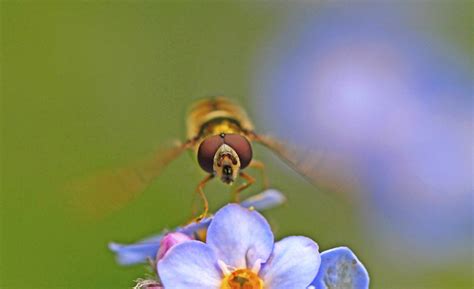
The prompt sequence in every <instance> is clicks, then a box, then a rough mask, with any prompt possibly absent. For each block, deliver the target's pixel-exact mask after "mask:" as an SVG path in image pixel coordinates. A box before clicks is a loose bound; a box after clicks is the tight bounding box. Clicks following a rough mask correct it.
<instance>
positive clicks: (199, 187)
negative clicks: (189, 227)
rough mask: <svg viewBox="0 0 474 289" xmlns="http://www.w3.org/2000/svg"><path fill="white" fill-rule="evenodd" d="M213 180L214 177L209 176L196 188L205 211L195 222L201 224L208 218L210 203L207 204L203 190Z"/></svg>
mask: <svg viewBox="0 0 474 289" xmlns="http://www.w3.org/2000/svg"><path fill="white" fill-rule="evenodd" d="M213 178H214V175H208V176H207V177H205V178H204V179H203V180H202V181H200V182H199V185H198V186H197V187H196V192H197V193H198V194H199V197H201V199H202V201H203V204H204V211H203V212H202V214H201V215H199V216H198V217H197V218H195V219H194V221H195V222H199V221H201V220H202V219H204V218H205V217H206V216H207V212H208V211H209V203H208V202H207V198H206V194H205V193H204V190H203V189H204V187H205V186H206V183H207V182H209V181H210V180H212V179H213Z"/></svg>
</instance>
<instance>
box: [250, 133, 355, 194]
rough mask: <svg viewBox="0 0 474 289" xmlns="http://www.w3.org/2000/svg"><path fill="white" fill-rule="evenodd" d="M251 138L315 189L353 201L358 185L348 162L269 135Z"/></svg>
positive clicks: (330, 153) (334, 155) (335, 155)
mask: <svg viewBox="0 0 474 289" xmlns="http://www.w3.org/2000/svg"><path fill="white" fill-rule="evenodd" d="M251 139H252V140H253V141H255V142H257V143H260V144H262V145H264V146H265V147H267V148H269V149H270V150H272V151H273V152H274V153H275V154H276V155H277V156H278V157H279V158H280V159H282V160H283V161H284V162H286V163H287V164H288V165H289V166H290V167H292V168H293V169H294V170H295V171H296V172H298V173H299V174H300V175H302V176H303V177H304V178H306V179H307V180H308V181H309V182H310V183H311V184H313V185H314V186H315V187H316V188H319V189H321V190H323V191H331V192H336V193H337V194H338V195H339V196H340V197H342V198H344V199H345V200H348V201H354V200H355V198H356V194H354V193H355V192H356V191H358V190H359V184H358V181H357V178H356V176H355V174H354V173H353V172H352V173H351V172H349V170H348V168H350V167H351V166H349V165H348V163H347V161H346V160H344V158H343V157H342V156H340V155H337V154H335V153H333V152H330V151H316V150H312V149H306V148H301V147H298V146H296V145H290V144H288V143H285V142H284V141H281V140H278V139H276V138H274V137H271V136H268V135H258V134H253V135H252V136H251Z"/></svg>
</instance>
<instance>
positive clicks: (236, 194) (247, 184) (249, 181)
mask: <svg viewBox="0 0 474 289" xmlns="http://www.w3.org/2000/svg"><path fill="white" fill-rule="evenodd" d="M239 175H240V176H241V177H242V178H244V179H245V180H246V182H245V183H243V184H242V185H241V186H240V187H238V188H237V189H236V190H235V191H234V192H232V198H233V200H234V202H236V203H238V202H239V199H240V192H242V191H243V190H245V189H246V188H248V187H250V186H251V185H252V184H253V183H255V179H254V178H253V177H252V176H250V175H247V174H246V173H244V172H240V174H239Z"/></svg>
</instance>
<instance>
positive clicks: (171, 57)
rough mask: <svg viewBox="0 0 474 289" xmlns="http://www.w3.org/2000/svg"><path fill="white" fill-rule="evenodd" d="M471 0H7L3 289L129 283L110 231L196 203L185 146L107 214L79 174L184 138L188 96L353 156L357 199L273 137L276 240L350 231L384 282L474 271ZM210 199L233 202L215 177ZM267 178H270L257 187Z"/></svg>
mask: <svg viewBox="0 0 474 289" xmlns="http://www.w3.org/2000/svg"><path fill="white" fill-rule="evenodd" d="M472 11H474V7H473V4H472V1H466V2H462V1H399V2H395V1H389V2H387V3H384V4H380V3H378V1H359V2H357V3H356V4H355V3H353V4H350V3H349V2H344V1H334V2H329V3H320V2H319V1H315V2H314V3H311V2H309V1H305V2H303V1H301V2H297V1H293V2H291V3H283V2H263V1H262V2H258V1H255V2H251V1H242V2H241V1H225V2H224V1H212V2H211V1H208V2H206V1H204V2H199V3H197V2H191V1H189V2H188V1H176V2H162V1H133V2H132V1H123V2H114V1H84V2H82V1H81V2H79V1H37V2H34V1H5V0H4V1H2V2H1V10H0V13H1V97H2V102H1V104H2V106H1V107H2V111H1V117H2V122H1V127H2V137H1V195H0V197H1V198H0V222H1V223H0V225H1V226H0V288H128V287H130V286H132V284H133V282H132V281H133V280H134V279H136V278H138V277H143V274H144V267H143V266H135V267H125V268H124V267H119V266H118V265H116V264H115V261H114V258H113V255H112V254H111V253H110V252H109V251H108V250H107V243H108V242H109V241H112V240H113V241H118V242H123V243H127V242H133V241H135V240H138V239H140V238H143V237H146V236H148V235H150V234H153V233H156V232H159V231H160V230H161V229H162V228H165V227H173V226H175V225H178V224H181V223H183V222H184V221H186V220H187V218H188V216H189V214H190V206H191V199H192V198H191V196H192V193H193V190H194V187H195V185H196V183H197V182H198V181H199V179H200V178H201V177H202V173H201V172H200V170H199V168H198V167H197V166H196V164H195V163H193V159H192V157H191V156H190V155H183V156H181V157H180V158H179V159H177V160H176V161H175V162H173V163H172V164H171V165H170V166H169V167H168V168H167V169H166V171H165V172H164V173H163V176H162V177H160V178H159V179H157V180H156V182H154V183H153V185H152V186H151V187H150V188H149V189H147V191H146V192H145V193H144V194H143V196H141V197H140V198H138V199H136V200H135V201H133V202H131V203H130V205H129V206H127V207H125V208H124V209H122V210H120V211H118V212H115V213H113V214H111V215H108V216H106V217H105V218H102V219H98V220H84V219H83V218H81V216H78V215H77V213H75V212H74V211H72V210H70V208H69V207H68V205H67V204H68V202H67V197H65V194H64V192H62V191H61V190H60V189H58V188H61V186H62V184H64V183H66V182H68V181H69V180H71V179H74V178H77V177H80V176H84V175H87V174H89V173H93V172H94V171H95V170H97V169H100V168H104V167H113V166H116V165H120V164H124V163H128V162H131V161H134V160H136V159H137V158H140V157H141V156H143V155H146V154H147V153H149V152H151V151H153V150H154V149H155V148H156V147H157V146H159V145H160V144H162V143H164V142H167V141H168V140H170V139H175V138H182V137H183V136H184V135H185V127H184V114H185V111H186V109H187V107H188V106H189V104H190V103H192V101H193V100H195V99H198V98H201V97H204V96H211V95H226V96H229V97H231V98H233V99H234V100H236V101H237V102H239V103H240V104H242V105H243V106H244V107H245V108H246V109H247V110H248V111H249V114H250V115H251V117H252V118H253V119H254V121H255V123H256V125H257V127H258V129H259V131H262V132H269V133H272V134H274V135H277V136H280V137H282V138H285V139H289V140H292V141H293V142H295V143H299V144H302V145H306V146H309V147H312V148H315V149H319V148H328V147H329V148H331V150H333V151H336V152H337V153H339V154H340V155H342V156H343V157H344V159H346V160H349V161H350V164H351V165H350V167H349V168H348V169H349V171H352V172H354V175H355V176H357V178H358V179H359V180H360V184H361V185H360V187H359V188H358V189H357V190H355V191H354V192H347V193H348V194H349V193H350V194H356V195H357V199H358V200H359V201H358V202H357V204H352V203H350V202H349V203H348V202H347V201H343V200H341V199H340V198H338V197H334V195H332V194H331V193H330V192H321V191H320V190H317V189H316V188H314V187H313V186H311V185H310V184H308V183H307V182H306V181H305V180H304V179H302V178H301V177H300V176H298V175H297V174H295V173H294V172H293V171H291V170H290V169H288V168H287V167H286V166H285V165H284V164H283V163H282V162H281V161H279V160H278V159H276V158H275V157H274V156H273V155H272V154H271V153H269V152H267V151H266V150H264V149H262V148H259V147H257V148H255V150H256V154H257V155H258V157H259V158H260V159H262V160H264V161H265V162H266V163H267V164H268V165H267V166H268V168H269V176H270V180H271V183H272V186H273V187H276V188H278V189H280V190H281V191H283V192H285V194H286V195H287V196H288V199H289V201H288V203H287V205H285V206H283V207H280V208H277V209H274V210H272V211H268V212H266V213H265V214H266V216H267V217H268V218H269V220H270V222H271V223H272V224H273V225H274V226H275V228H276V235H277V237H278V238H280V237H282V236H285V235H289V234H303V235H307V236H310V237H312V238H313V239H315V240H316V241H317V242H318V243H319V245H320V247H321V249H323V250H324V249H328V248H331V247H335V246H339V245H347V246H349V247H351V248H352V249H353V250H354V251H355V252H356V254H357V255H358V257H359V259H361V260H362V262H363V263H364V264H365V265H366V267H367V268H368V271H369V272H370V276H371V288H386V289H390V288H394V289H395V288H413V289H421V288H430V289H433V288H440V289H441V288H443V289H445V288H456V289H457V288H472V287H473V273H472V272H473V269H474V268H473V261H472V260H473V251H472V250H473V249H472V243H473V240H472V239H473V231H472V230H473V194H472V191H473V186H472V176H473V174H472V172H473V167H472V129H473V127H472V108H473V103H472V96H473V87H472V73H473V69H472V68H473V58H472V51H473V38H472V28H473V25H474V19H473V12H472ZM207 191H208V196H209V198H210V200H211V205H212V208H214V209H216V208H218V207H219V206H220V205H222V204H224V203H225V202H226V201H228V199H229V194H228V193H227V192H228V189H227V188H226V187H224V185H222V184H220V183H217V182H215V183H212V184H211V185H210V186H209V187H208V190H207ZM257 191H258V185H257V186H255V187H254V188H253V190H250V191H249V193H255V192H257Z"/></svg>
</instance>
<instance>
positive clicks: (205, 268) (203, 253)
mask: <svg viewBox="0 0 474 289" xmlns="http://www.w3.org/2000/svg"><path fill="white" fill-rule="evenodd" d="M158 273H159V276H160V279H161V282H162V283H163V285H164V287H165V288H172V289H219V287H220V284H221V280H222V277H221V273H220V271H219V269H218V267H217V257H216V254H215V253H214V251H213V250H212V249H211V248H210V247H209V246H207V245H206V244H204V243H202V242H199V241H188V242H184V243H181V244H179V245H176V246H174V247H173V248H171V249H170V250H169V251H168V253H167V254H166V256H165V257H164V258H163V259H161V261H159V262H158Z"/></svg>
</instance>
